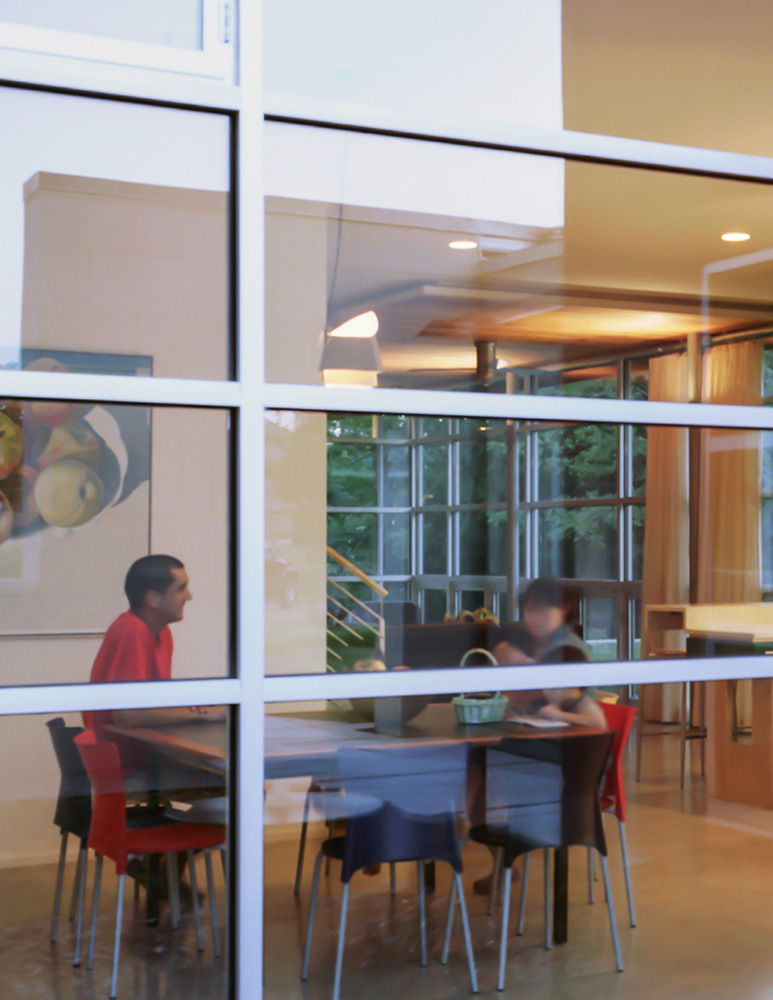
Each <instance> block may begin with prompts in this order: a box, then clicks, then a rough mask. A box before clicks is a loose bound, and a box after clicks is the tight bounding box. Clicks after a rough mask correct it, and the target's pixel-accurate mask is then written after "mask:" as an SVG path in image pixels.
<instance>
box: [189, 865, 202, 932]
mask: <svg viewBox="0 0 773 1000" xmlns="http://www.w3.org/2000/svg"><path fill="white" fill-rule="evenodd" d="M188 875H189V877H190V880H191V896H192V897H193V922H194V924H195V925H196V947H197V948H198V950H199V951H204V942H203V941H202V939H201V915H200V914H199V887H198V886H197V885H196V860H195V858H194V856H193V851H188Z"/></svg>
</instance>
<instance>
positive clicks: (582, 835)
mask: <svg viewBox="0 0 773 1000" xmlns="http://www.w3.org/2000/svg"><path fill="white" fill-rule="evenodd" d="M613 738H614V733H611V732H609V733H588V734H587V735H581V736H572V737H568V738H566V739H562V740H550V741H548V740H545V741H543V740H533V739H532V740H517V739H512V740H507V741H504V744H503V746H506V747H507V750H508V752H509V753H513V754H515V755H517V756H518V757H520V758H521V760H522V761H523V759H528V760H529V761H538V762H539V766H540V768H541V769H542V771H545V772H546V774H548V775H549V777H548V785H549V787H550V786H552V787H553V788H555V789H556V794H555V795H553V796H549V797H548V800H547V801H543V802H537V803H531V804H527V805H525V806H519V805H518V804H517V799H516V800H511V801H513V802H514V804H512V805H510V806H509V807H506V809H505V812H506V817H505V818H503V819H500V818H494V821H493V822H487V823H485V824H482V825H480V826H474V827H473V828H472V829H471V830H470V833H469V839H470V840H474V841H475V842H476V843H479V844H485V845H487V846H488V847H491V848H493V849H494V850H495V851H496V852H497V855H498V857H497V862H498V863H497V870H499V869H500V863H499V862H500V861H501V870H502V872H503V878H504V900H503V907H502V935H501V940H500V949H499V979H498V983H497V988H498V989H500V990H503V989H504V987H505V963H506V957H507V932H508V922H509V913H510V883H511V878H510V873H511V869H512V865H513V862H514V861H515V859H516V858H517V857H520V856H521V855H525V859H524V878H523V886H525V884H526V876H527V870H528V861H529V854H530V852H531V851H534V850H540V849H541V850H543V851H544V852H545V943H546V947H548V948H549V947H551V944H552V934H551V928H550V866H549V861H550V849H551V848H568V847H571V846H573V845H585V846H588V847H594V848H595V849H596V850H597V851H598V852H599V855H600V856H601V868H602V873H603V876H604V888H605V890H606V897H607V906H608V909H609V922H610V928H611V931H612V943H613V946H614V950H615V959H616V961H617V969H618V971H619V972H622V971H623V963H622V957H621V954H620V943H619V940H618V936H617V924H616V922H615V909H614V903H613V901H612V890H611V886H610V882H609V868H608V865H607V845H606V840H605V837H604V826H603V822H602V816H601V806H600V803H599V784H600V782H601V778H602V775H603V773H604V768H605V766H606V762H607V758H608V756H609V751H610V747H611V745H612V740H613ZM514 774H515V775H517V776H518V777H519V778H520V777H521V776H522V774H523V769H522V768H515V769H514ZM550 799H552V801H550ZM496 805H497V804H495V806H496ZM453 892H454V889H453V887H452V891H451V901H450V904H449V905H453ZM524 906H525V892H524V891H523V887H522V891H521V904H520V912H519V920H518V933H519V934H520V933H522V931H523V914H524Z"/></svg>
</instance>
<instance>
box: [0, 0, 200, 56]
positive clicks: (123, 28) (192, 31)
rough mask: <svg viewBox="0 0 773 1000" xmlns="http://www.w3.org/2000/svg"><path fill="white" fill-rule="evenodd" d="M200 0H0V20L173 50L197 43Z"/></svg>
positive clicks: (189, 46)
mask: <svg viewBox="0 0 773 1000" xmlns="http://www.w3.org/2000/svg"><path fill="white" fill-rule="evenodd" d="M203 6H204V0H163V2H162V3H159V2H158V0H133V2H132V3H131V4H130V5H126V4H120V3H92V2H89V0H78V2H76V3H66V4H62V3H59V2H57V0H35V2H34V3H30V2H29V0H0V21H7V22H9V23H11V24H24V25H28V26H29V27H36V28H54V29H56V30H57V31H76V32H78V33H79V34H85V35H98V36H99V37H101V38H119V39H121V40H122V41H125V42H143V43H145V44H149V45H169V46H171V47H173V48H178V49H200V48H201V47H202V19H203Z"/></svg>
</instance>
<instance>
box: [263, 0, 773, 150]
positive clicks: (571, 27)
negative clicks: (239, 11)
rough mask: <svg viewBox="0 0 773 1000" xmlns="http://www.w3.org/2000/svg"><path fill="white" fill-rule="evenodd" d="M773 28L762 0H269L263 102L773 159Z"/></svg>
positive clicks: (312, 112)
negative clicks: (402, 3)
mask: <svg viewBox="0 0 773 1000" xmlns="http://www.w3.org/2000/svg"><path fill="white" fill-rule="evenodd" d="M408 17H410V28H408V20H407V19H408ZM772 29H773V8H771V5H770V4H769V3H766V2H765V0H741V2H737V3H731V2H729V0H678V2H674V0H626V3H610V2H609V0H563V2H561V0H481V2H479V3H476V4H470V3H468V2H466V0H450V2H449V0H422V2H421V3H418V4H412V5H411V6H410V9H409V8H408V7H406V8H405V14H404V15H403V16H399V15H396V13H395V8H394V6H393V5H388V4H383V3H382V4H375V5H374V4H365V5H363V4H358V3H355V2H354V0H331V2H329V3H325V4H309V3H307V2H304V0H269V2H267V3H266V21H265V40H266V45H265V80H266V89H267V91H268V96H267V104H266V106H267V110H268V111H277V112H279V113H282V112H285V113H287V112H288V111H289V113H295V114H296V115H297V116H298V117H305V118H312V117H314V118H318V119H321V120H325V119H327V120H333V121H344V122H354V121H357V122H365V123H366V124H370V123H373V124H378V117H379V115H382V114H383V113H384V112H386V113H387V114H388V115H389V116H391V118H392V120H394V119H395V118H397V119H398V121H399V122H400V124H403V123H404V125H405V127H406V128H409V126H414V127H415V126H416V123H417V121H418V122H419V123H422V122H428V123H429V124H430V126H431V128H432V130H435V129H437V128H442V127H443V125H445V126H446V127H447V128H448V130H449V132H450V133H451V134H453V130H454V129H457V130H461V131H462V132H463V131H464V126H465V122H466V123H474V126H473V127H477V126H478V125H479V124H480V123H481V122H484V123H490V124H494V125H504V126H513V125H521V126H524V125H525V126H536V127H539V128H552V129H560V128H566V129H570V130H573V131H580V132H595V133H601V134H605V135H616V136H627V137H631V138H638V139H649V140H653V141H657V142H666V143H676V144H679V145H690V146H699V147H705V148H709V149H723V150H730V151H732V152H743V153H753V154H758V155H770V153H771V152H772V151H773V140H771V139H770V138H768V129H767V128H766V122H767V117H768V108H769V105H770V101H771V96H772V95H773V69H771V65H770V59H769V57H768V47H767V44H766V39H767V38H769V37H770V33H771V30H772ZM442 119H445V122H443V121H442ZM449 120H450V122H451V124H450V125H449ZM419 130H420V126H419Z"/></svg>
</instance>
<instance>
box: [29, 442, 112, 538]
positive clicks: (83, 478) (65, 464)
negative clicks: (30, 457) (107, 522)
mask: <svg viewBox="0 0 773 1000" xmlns="http://www.w3.org/2000/svg"><path fill="white" fill-rule="evenodd" d="M103 499H104V490H103V488H102V481H101V480H100V478H99V476H98V475H97V474H96V473H95V472H94V470H93V469H91V468H89V466H88V465H84V464H83V462H74V461H73V460H72V459H63V460H62V461H61V462H54V463H53V464H52V465H49V466H47V467H46V468H45V469H43V471H42V472H41V473H40V475H39V476H38V478H37V480H36V482H35V503H36V504H37V506H38V510H39V511H40V516H41V517H42V518H43V520H44V521H45V522H46V524H53V525H56V526H57V527H60V528H75V527H77V526H78V525H80V524H85V523H86V522H87V521H90V520H91V518H92V517H94V515H95V514H98V513H99V511H100V510H101V508H102V501H103Z"/></svg>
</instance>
